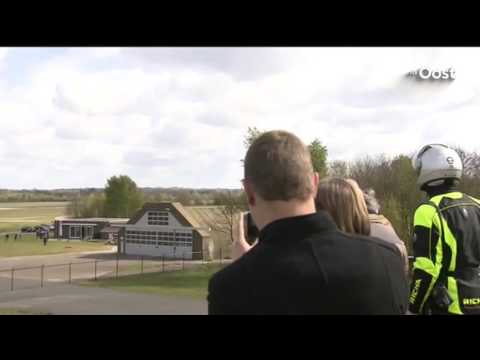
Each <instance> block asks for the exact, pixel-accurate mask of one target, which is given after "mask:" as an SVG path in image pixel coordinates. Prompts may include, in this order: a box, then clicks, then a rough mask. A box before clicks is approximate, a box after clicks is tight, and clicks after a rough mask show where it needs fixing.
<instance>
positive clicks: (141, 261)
mask: <svg viewBox="0 0 480 360" xmlns="http://www.w3.org/2000/svg"><path fill="white" fill-rule="evenodd" d="M140 264H141V266H140V268H141V270H140V274H143V256H142V257H141V260H140Z"/></svg>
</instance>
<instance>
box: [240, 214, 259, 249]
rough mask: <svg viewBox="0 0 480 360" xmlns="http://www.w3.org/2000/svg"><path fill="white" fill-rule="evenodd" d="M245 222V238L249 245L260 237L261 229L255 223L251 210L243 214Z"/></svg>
mask: <svg viewBox="0 0 480 360" xmlns="http://www.w3.org/2000/svg"><path fill="white" fill-rule="evenodd" d="M243 223H244V226H245V231H244V233H245V240H246V241H247V243H248V244H249V245H252V244H253V243H254V242H255V241H256V240H257V239H258V235H259V234H260V231H259V230H258V228H257V226H256V225H255V223H254V221H253V218H252V214H251V213H250V212H247V213H245V214H243Z"/></svg>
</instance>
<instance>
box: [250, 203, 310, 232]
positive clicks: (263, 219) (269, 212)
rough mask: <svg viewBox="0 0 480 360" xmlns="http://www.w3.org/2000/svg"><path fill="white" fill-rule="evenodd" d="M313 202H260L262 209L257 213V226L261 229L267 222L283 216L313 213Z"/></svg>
mask: <svg viewBox="0 0 480 360" xmlns="http://www.w3.org/2000/svg"><path fill="white" fill-rule="evenodd" d="M315 213H316V209H315V202H314V200H313V199H310V200H308V201H268V202H264V203H263V204H262V211H259V212H258V213H257V218H258V219H256V223H257V227H258V228H259V229H260V230H262V229H263V228H264V227H265V226H267V225H268V224H270V223H272V222H274V221H276V220H280V219H285V218H290V217H295V216H302V215H310V214H315Z"/></svg>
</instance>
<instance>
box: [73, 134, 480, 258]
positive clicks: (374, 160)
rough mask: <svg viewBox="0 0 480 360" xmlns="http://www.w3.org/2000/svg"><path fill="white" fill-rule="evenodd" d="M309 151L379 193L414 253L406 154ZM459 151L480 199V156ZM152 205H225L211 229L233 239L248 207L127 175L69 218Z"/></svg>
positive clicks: (318, 146)
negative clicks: (331, 156) (151, 185)
mask: <svg viewBox="0 0 480 360" xmlns="http://www.w3.org/2000/svg"><path fill="white" fill-rule="evenodd" d="M262 133H263V131H261V130H259V129H257V128H248V130H247V133H246V135H245V138H244V144H245V147H246V148H248V147H249V146H250V144H251V143H252V142H253V141H254V140H255V139H256V138H257V137H258V136H260V135H261V134H262ZM308 148H309V150H310V154H311V158H312V163H313V166H314V169H315V171H317V172H318V173H319V174H320V176H321V177H325V176H332V177H349V178H353V179H355V180H356V181H357V182H358V184H359V185H360V187H362V188H363V189H365V188H372V189H374V190H375V193H376V196H377V199H378V201H379V203H380V205H381V207H382V209H381V212H382V214H383V215H385V216H386V217H387V218H388V219H389V220H390V221H391V222H392V225H393V226H394V228H395V230H396V231H397V233H398V235H399V236H400V238H402V239H403V240H404V241H405V243H406V246H407V249H408V250H409V251H410V252H411V249H412V244H411V234H412V224H413V214H414V211H415V209H416V207H417V206H418V205H419V204H420V202H421V201H422V200H424V199H423V196H424V195H423V193H422V192H420V190H419V188H418V186H417V184H416V180H417V176H416V174H415V171H414V169H413V167H412V164H411V157H410V156H408V155H406V154H399V155H397V156H393V157H387V156H384V155H377V156H366V157H363V158H358V159H356V160H353V161H341V160H334V161H328V149H327V147H326V146H325V145H324V144H323V143H322V142H321V141H320V140H319V139H314V140H313V141H312V142H311V143H309V144H308ZM455 149H456V150H457V152H458V153H459V155H460V157H461V159H462V161H463V162H464V164H465V168H466V169H467V171H466V174H465V175H464V178H463V180H462V182H461V184H460V188H459V189H460V191H464V192H466V193H468V194H470V195H472V196H475V197H480V176H478V174H479V172H478V171H477V170H478V167H479V166H478V165H480V156H479V155H478V154H476V153H473V152H467V151H465V150H463V149H461V148H460V147H458V146H455ZM146 201H150V202H158V201H177V202H180V203H182V204H183V205H216V206H219V207H220V208H221V212H222V216H221V219H220V220H219V222H218V223H217V224H211V225H212V227H215V228H216V229H217V230H218V231H220V232H223V233H225V235H227V236H228V237H231V235H232V229H233V224H234V217H235V216H236V214H237V213H238V212H239V211H246V210H247V208H248V207H247V203H246V198H245V196H244V194H243V191H242V190H241V189H235V190H195V189H169V191H165V190H155V189H149V190H144V189H143V190H142V189H139V188H138V187H137V186H136V184H135V182H134V181H133V180H132V179H130V178H129V177H128V176H125V175H123V176H114V177H112V178H110V179H108V181H107V184H106V186H105V189H104V191H101V192H98V191H97V192H93V193H90V194H88V195H83V196H82V195H78V196H77V197H76V198H75V199H73V201H71V203H70V206H69V214H70V215H72V216H76V217H130V216H132V215H133V213H134V212H135V211H136V210H138V209H139V208H141V207H142V205H143V204H144V203H145V202H146Z"/></svg>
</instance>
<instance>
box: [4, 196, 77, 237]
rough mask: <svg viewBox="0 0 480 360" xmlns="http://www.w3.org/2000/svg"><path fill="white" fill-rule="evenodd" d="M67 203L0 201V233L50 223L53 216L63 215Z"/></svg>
mask: <svg viewBox="0 0 480 360" xmlns="http://www.w3.org/2000/svg"><path fill="white" fill-rule="evenodd" d="M67 205H68V203H66V202H31V203H0V233H2V232H6V231H18V230H19V229H20V228H21V227H23V226H34V225H39V224H51V223H52V222H53V219H54V218H55V217H57V216H62V215H65V213H66V209H67Z"/></svg>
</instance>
